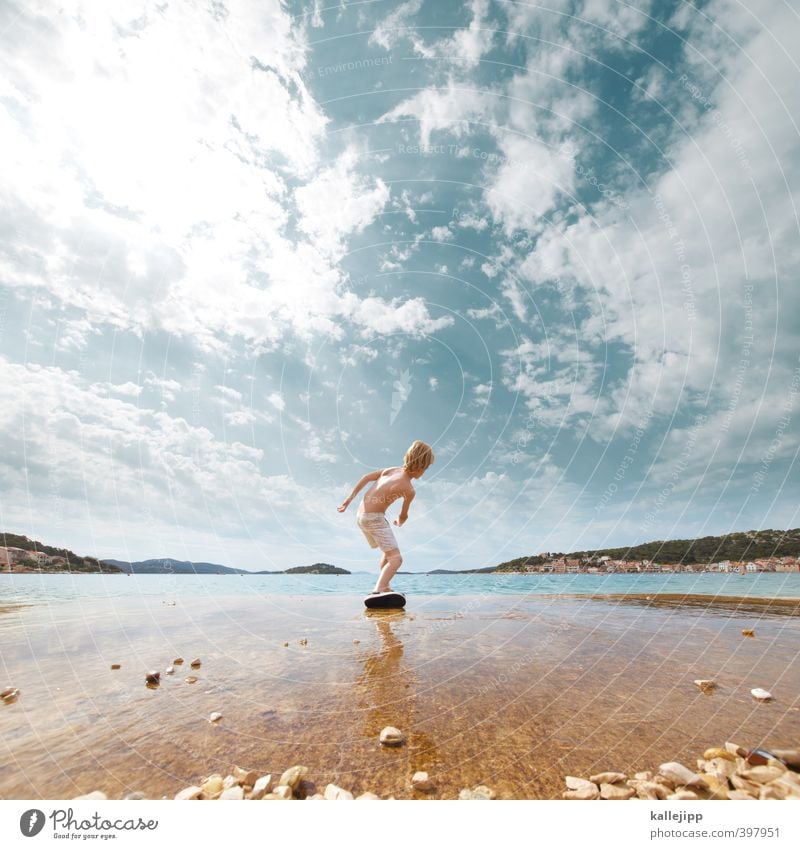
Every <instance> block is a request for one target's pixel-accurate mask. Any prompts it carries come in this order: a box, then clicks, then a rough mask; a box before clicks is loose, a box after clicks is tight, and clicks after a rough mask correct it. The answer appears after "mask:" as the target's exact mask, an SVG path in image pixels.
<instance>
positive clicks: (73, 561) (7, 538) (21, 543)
mask: <svg viewBox="0 0 800 849" xmlns="http://www.w3.org/2000/svg"><path fill="white" fill-rule="evenodd" d="M0 545H2V546H3V547H4V548H22V549H24V550H25V551H30V552H34V551H41V552H44V554H48V555H50V557H53V558H56V559H55V562H52V563H35V564H34V563H33V562H31V563H25V562H23V563H20V564H17V565H15V567H14V571H15V572H20V571H36V572H105V573H107V574H116V573H118V572H119V571H120V570H119V569H118V568H117V567H116V566H114V564H113V563H105V562H101V561H99V560H98V559H97V558H96V557H86V556H83V557H82V556H80V555H78V554H75V552H74V551H70V550H69V549H68V548H58V547H56V546H53V545H45V544H44V543H43V542H39V540H38V539H28V537H26V536H22V535H21V534H7V533H0Z"/></svg>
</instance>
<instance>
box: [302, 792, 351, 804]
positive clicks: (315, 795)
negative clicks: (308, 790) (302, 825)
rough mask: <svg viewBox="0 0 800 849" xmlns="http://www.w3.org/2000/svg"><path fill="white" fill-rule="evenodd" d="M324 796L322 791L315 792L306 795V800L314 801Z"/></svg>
mask: <svg viewBox="0 0 800 849" xmlns="http://www.w3.org/2000/svg"><path fill="white" fill-rule="evenodd" d="M324 798H325V797H324V796H323V795H322V793H315V794H314V795H313V796H309V797H308V799H307V801H309V802H316V801H317V800H318V799H324ZM360 798H361V797H360V796H359V799H360Z"/></svg>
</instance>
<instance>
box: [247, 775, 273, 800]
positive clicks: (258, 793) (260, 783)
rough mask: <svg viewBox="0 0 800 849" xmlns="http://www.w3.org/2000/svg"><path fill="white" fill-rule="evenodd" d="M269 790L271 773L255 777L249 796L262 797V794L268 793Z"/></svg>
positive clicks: (253, 797) (270, 788) (252, 797)
mask: <svg viewBox="0 0 800 849" xmlns="http://www.w3.org/2000/svg"><path fill="white" fill-rule="evenodd" d="M270 790H272V775H262V776H261V778H259V779H256V783H255V784H254V785H253V791H252V793H251V794H250V798H251V799H263V798H264V794H265V793H269V792H270Z"/></svg>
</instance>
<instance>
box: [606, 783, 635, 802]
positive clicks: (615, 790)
mask: <svg viewBox="0 0 800 849" xmlns="http://www.w3.org/2000/svg"><path fill="white" fill-rule="evenodd" d="M635 795H636V790H634V788H633V787H628V786H627V785H626V784H606V783H603V784H601V785H600V798H601V799H630V798H631V796H635Z"/></svg>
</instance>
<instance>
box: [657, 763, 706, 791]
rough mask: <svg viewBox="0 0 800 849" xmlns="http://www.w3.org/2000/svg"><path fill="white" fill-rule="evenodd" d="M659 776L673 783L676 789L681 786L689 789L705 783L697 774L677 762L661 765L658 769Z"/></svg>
mask: <svg viewBox="0 0 800 849" xmlns="http://www.w3.org/2000/svg"><path fill="white" fill-rule="evenodd" d="M658 774H659V775H660V776H661V777H662V778H666V780H667V781H668V782H671V783H672V785H673V786H674V787H677V786H678V785H681V784H682V785H685V786H687V787H696V786H698V785H701V784H702V783H703V779H702V778H701V777H700V776H699V775H698V774H697V773H696V772H692V770H690V769H689V768H688V767H685V766H684V765H683V764H679V763H677V762H676V761H670V762H669V763H664V764H661V766H660V767H659V768H658Z"/></svg>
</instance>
